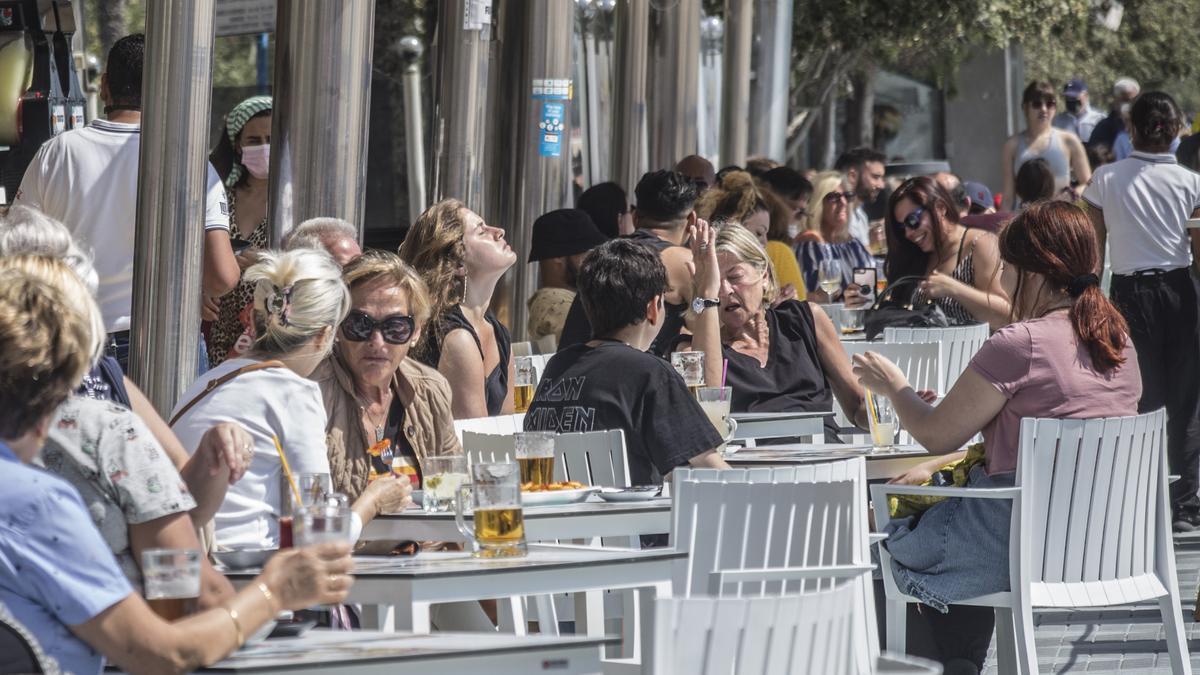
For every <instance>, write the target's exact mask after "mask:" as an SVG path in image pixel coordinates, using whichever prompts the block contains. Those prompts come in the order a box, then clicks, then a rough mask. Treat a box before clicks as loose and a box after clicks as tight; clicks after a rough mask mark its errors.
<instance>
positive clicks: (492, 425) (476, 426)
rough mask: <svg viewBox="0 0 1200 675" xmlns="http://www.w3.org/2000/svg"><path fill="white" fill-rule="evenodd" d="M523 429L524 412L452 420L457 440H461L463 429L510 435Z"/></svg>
mask: <svg viewBox="0 0 1200 675" xmlns="http://www.w3.org/2000/svg"><path fill="white" fill-rule="evenodd" d="M524 429H525V413H517V414H515V415H496V416H494V417H471V418H468V419H465V420H454V434H455V435H456V436H458V440H459V441H460V442H461V441H462V440H463V432H464V431H474V432H477V433H481V434H503V435H507V436H511V435H513V434H515V433H517V432H518V431H522V430H524Z"/></svg>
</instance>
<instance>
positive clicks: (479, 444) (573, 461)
mask: <svg viewBox="0 0 1200 675" xmlns="http://www.w3.org/2000/svg"><path fill="white" fill-rule="evenodd" d="M463 449H464V450H465V451H466V453H467V461H468V462H470V463H472V464H474V463H475V462H511V461H514V452H515V436H514V435H513V434H485V433H478V432H474V431H465V432H463ZM554 457H555V461H554V480H556V481H565V480H573V481H578V482H580V483H583V484H584V485H588V486H591V485H598V486H600V487H629V462H628V461H627V458H626V455H625V432H623V431H621V430H620V429H614V430H611V431H586V432H578V433H569V434H559V435H558V436H557V437H556V438H555V439H554Z"/></svg>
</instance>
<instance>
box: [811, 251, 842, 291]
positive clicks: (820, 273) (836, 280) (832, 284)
mask: <svg viewBox="0 0 1200 675" xmlns="http://www.w3.org/2000/svg"><path fill="white" fill-rule="evenodd" d="M842 281H843V278H842V261H840V260H838V259H837V258H833V257H829V258H825V259H824V260H822V261H821V262H820V264H819V267H818V268H817V284H818V285H819V286H820V287H821V290H823V291H825V295H827V296H829V302H833V299H834V294H835V293H837V292H838V291H840V290H842Z"/></svg>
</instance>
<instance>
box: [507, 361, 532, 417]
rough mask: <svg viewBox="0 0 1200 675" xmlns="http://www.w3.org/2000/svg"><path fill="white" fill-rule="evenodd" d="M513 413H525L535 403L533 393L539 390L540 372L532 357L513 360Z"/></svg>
mask: <svg viewBox="0 0 1200 675" xmlns="http://www.w3.org/2000/svg"><path fill="white" fill-rule="evenodd" d="M513 375H514V380H513V412H517V413H523V412H526V411H528V410H529V404H530V403H532V402H533V393H534V390H535V389H537V381H538V372H537V366H535V365H534V363H533V357H532V356H518V357H516V358H515V359H513Z"/></svg>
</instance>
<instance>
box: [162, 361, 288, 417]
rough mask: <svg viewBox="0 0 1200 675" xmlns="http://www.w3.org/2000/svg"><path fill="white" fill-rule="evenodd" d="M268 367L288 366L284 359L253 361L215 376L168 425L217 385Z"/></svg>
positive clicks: (211, 391) (184, 413)
mask: <svg viewBox="0 0 1200 675" xmlns="http://www.w3.org/2000/svg"><path fill="white" fill-rule="evenodd" d="M267 368H287V366H286V365H284V364H283V361H260V362H258V363H252V364H250V365H248V366H242V367H241V368H238V369H237V370H232V371H230V372H228V373H225V374H224V375H222V376H220V377H217V378H213V379H211V380H209V381H208V384H206V385H204V391H202V392H200V393H199V394H197V395H196V398H193V399H192V400H190V401H188V402H187V405H185V406H183V407H182V408H180V409H179V412H177V413H175V415H174V416H173V417H172V418H171V421H170V422H167V426H174V425H175V422H177V421H178V420H179V418H180V417H183V416H184V415H186V414H187V411H189V410H191V409H192V406H194V405H196V404H197V403H199V402H200V401H201V400H203V399H204V397H205V396H208V395H209V394H211V393H213V391H215V390H216V388H217V387H219V386H221V385H223V384H225V383H226V382H228V381H230V380H232V379H233V378H235V377H237V376H238V375H244V374H246V373H252V372H254V371H256V370H265V369H267Z"/></svg>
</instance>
